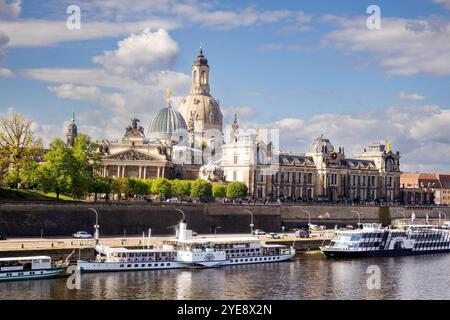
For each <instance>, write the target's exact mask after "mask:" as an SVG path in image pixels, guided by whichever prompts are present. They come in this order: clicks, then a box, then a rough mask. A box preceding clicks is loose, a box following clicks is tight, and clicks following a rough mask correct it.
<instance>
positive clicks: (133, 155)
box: [105, 149, 158, 160]
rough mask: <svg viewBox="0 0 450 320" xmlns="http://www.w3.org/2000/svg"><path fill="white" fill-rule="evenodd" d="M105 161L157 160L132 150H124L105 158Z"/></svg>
mask: <svg viewBox="0 0 450 320" xmlns="http://www.w3.org/2000/svg"><path fill="white" fill-rule="evenodd" d="M105 159H114V160H158V159H156V158H155V157H151V156H150V155H148V154H145V153H142V152H139V151H137V150H134V149H129V150H125V151H123V152H120V153H116V154H113V155H110V156H107V157H105Z"/></svg>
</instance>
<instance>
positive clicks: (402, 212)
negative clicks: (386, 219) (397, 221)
mask: <svg viewBox="0 0 450 320" xmlns="http://www.w3.org/2000/svg"><path fill="white" fill-rule="evenodd" d="M396 213H401V214H402V216H403V224H405V223H406V214H405V212H404V211H400V210H398V211H396Z"/></svg>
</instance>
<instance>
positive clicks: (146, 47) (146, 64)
mask: <svg viewBox="0 0 450 320" xmlns="http://www.w3.org/2000/svg"><path fill="white" fill-rule="evenodd" d="M179 51H180V48H179V47H178V44H177V43H176V42H175V41H174V40H173V39H172V38H171V37H170V35H169V33H168V32H167V31H166V30H163V29H159V30H158V31H156V32H151V31H150V30H149V29H146V30H144V31H142V32H141V33H140V34H137V35H136V34H132V35H130V36H129V37H127V38H125V39H123V40H121V41H119V42H118V49H117V50H115V51H105V52H104V53H103V55H101V56H96V57H94V58H93V62H94V63H97V64H100V65H102V66H103V67H104V68H105V70H107V71H111V72H113V73H115V74H119V75H123V74H130V72H132V73H134V74H137V75H146V74H148V72H149V71H151V70H154V69H159V68H161V67H171V66H172V65H173V63H174V61H175V59H176V57H177V56H178V53H179Z"/></svg>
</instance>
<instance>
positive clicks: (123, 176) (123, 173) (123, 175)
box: [122, 166, 127, 178]
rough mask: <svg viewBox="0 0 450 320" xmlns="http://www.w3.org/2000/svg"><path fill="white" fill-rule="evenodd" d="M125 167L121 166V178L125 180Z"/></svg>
mask: <svg viewBox="0 0 450 320" xmlns="http://www.w3.org/2000/svg"><path fill="white" fill-rule="evenodd" d="M126 167H127V166H122V178H125V169H126Z"/></svg>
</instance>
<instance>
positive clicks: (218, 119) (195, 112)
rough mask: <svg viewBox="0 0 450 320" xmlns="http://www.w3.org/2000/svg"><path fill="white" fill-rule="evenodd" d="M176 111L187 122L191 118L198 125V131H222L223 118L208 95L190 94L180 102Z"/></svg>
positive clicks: (215, 102) (216, 103) (217, 104)
mask: <svg viewBox="0 0 450 320" xmlns="http://www.w3.org/2000/svg"><path fill="white" fill-rule="evenodd" d="M178 110H179V111H180V113H181V114H182V116H183V117H184V119H186V120H187V121H189V120H190V119H191V117H192V119H193V120H194V122H195V123H196V124H199V125H200V128H199V129H200V130H206V129H213V128H214V129H219V130H222V118H223V116H222V112H221V111H220V107H219V103H218V102H217V101H216V100H215V99H214V98H213V97H212V96H210V95H206V94H191V95H189V96H187V97H186V98H184V99H183V100H182V101H181V103H180V107H179V109H178Z"/></svg>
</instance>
